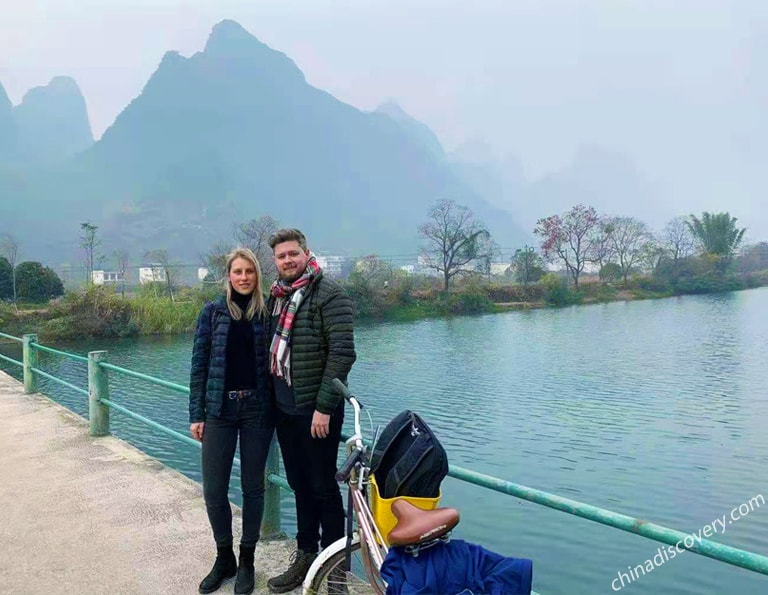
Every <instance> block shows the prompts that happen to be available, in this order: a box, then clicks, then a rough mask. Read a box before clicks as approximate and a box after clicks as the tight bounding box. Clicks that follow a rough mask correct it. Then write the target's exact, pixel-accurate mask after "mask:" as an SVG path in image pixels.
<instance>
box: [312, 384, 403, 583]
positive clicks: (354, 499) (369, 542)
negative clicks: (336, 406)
mask: <svg viewBox="0 0 768 595" xmlns="http://www.w3.org/2000/svg"><path fill="white" fill-rule="evenodd" d="M339 384H341V383H339ZM341 387H343V389H344V391H343V392H342V391H341V390H340V389H339V387H338V386H337V387H336V388H337V390H338V391H339V392H341V394H343V395H344V397H345V398H346V399H347V401H348V402H349V403H350V405H352V408H353V410H354V424H355V432H354V434H353V435H352V436H351V437H350V438H349V439H347V441H346V446H347V453H348V457H347V460H346V462H345V463H344V465H342V467H341V469H340V470H339V472H338V473H337V479H338V478H339V477H340V476H342V477H344V479H345V480H346V483H347V485H348V494H347V510H348V514H352V513H353V520H350V519H349V518H348V530H347V533H348V534H347V536H345V537H342V538H341V539H339V540H337V541H336V542H334V543H332V544H331V545H330V546H328V547H327V548H325V549H324V550H323V551H322V552H321V553H320V555H319V556H318V557H317V558H316V559H315V561H314V562H313V563H312V565H311V566H310V568H309V571H308V572H307V576H306V578H305V580H304V584H303V592H304V593H305V594H310V593H313V589H312V583H313V581H314V578H315V575H316V574H317V573H318V572H319V571H320V570H321V568H323V566H324V565H325V564H326V563H327V562H328V561H329V560H330V559H332V558H333V557H334V556H337V555H338V554H339V552H342V551H345V550H346V551H347V552H348V554H347V564H349V561H350V560H349V557H350V554H351V551H352V550H353V549H356V546H357V544H360V551H361V557H362V562H363V569H364V571H365V575H366V578H367V580H368V583H369V584H370V586H371V587H372V589H373V592H374V593H377V594H378V595H383V594H384V592H385V589H386V584H385V583H384V582H383V580H382V578H381V565H382V564H383V562H384V558H385V556H386V554H387V552H388V551H389V550H388V548H387V546H386V542H385V541H384V538H383V536H382V534H381V531H380V530H379V528H378V527H377V526H376V522H375V520H374V518H373V513H372V512H371V509H370V507H369V505H368V501H367V497H366V486H367V484H368V476H369V473H370V465H369V460H368V458H369V457H368V449H367V447H366V445H365V442H364V441H363V436H362V431H361V429H360V410H361V405H360V403H359V402H358V400H357V399H356V398H355V397H353V396H352V395H350V394H349V392H348V391H347V390H346V387H344V386H343V385H341ZM353 525H354V528H353ZM350 529H351V530H350ZM347 569H349V566H347Z"/></svg>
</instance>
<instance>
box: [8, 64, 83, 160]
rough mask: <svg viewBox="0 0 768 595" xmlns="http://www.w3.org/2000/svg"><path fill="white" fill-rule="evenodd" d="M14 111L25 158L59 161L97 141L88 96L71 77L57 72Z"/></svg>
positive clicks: (20, 155)
mask: <svg viewBox="0 0 768 595" xmlns="http://www.w3.org/2000/svg"><path fill="white" fill-rule="evenodd" d="M13 111H14V117H15V120H16V125H17V127H18V135H19V147H18V150H19V157H20V158H22V159H24V160H32V161H56V160H60V159H64V158H66V157H70V156H72V155H74V154H76V153H79V152H80V151H83V150H84V149H87V148H88V147H89V146H91V145H92V144H93V135H92V134H91V125H90V123H89V121H88V109H87V107H86V105H85V98H84V97H83V94H82V92H81V91H80V87H79V86H78V84H77V82H75V80H74V79H73V78H71V77H68V76H57V77H54V78H53V79H51V81H50V82H49V83H48V84H47V85H45V86H41V87H33V88H32V89H30V90H29V91H27V92H26V93H25V94H24V99H22V101H21V103H20V104H19V105H17V106H16V107H15V108H14V110H13Z"/></svg>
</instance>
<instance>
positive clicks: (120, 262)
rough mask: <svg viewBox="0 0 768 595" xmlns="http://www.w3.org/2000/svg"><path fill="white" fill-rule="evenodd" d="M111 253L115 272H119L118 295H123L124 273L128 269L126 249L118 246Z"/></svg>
mask: <svg viewBox="0 0 768 595" xmlns="http://www.w3.org/2000/svg"><path fill="white" fill-rule="evenodd" d="M112 254H113V256H114V257H115V263H116V264H117V272H118V273H120V295H122V296H123V297H125V273H126V271H127V270H128V251H127V250H125V249H122V248H120V249H118V250H115V251H114V252H113V253H112Z"/></svg>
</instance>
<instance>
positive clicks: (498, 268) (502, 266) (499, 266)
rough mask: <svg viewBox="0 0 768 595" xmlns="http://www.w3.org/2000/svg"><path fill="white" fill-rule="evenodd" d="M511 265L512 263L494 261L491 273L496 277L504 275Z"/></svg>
mask: <svg viewBox="0 0 768 595" xmlns="http://www.w3.org/2000/svg"><path fill="white" fill-rule="evenodd" d="M510 266H512V265H510V264H509V263H508V262H492V263H491V275H493V276H494V277H503V276H504V275H506V274H507V271H508V270H509V267H510Z"/></svg>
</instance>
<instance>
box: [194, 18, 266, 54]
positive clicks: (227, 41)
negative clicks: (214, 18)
mask: <svg viewBox="0 0 768 595" xmlns="http://www.w3.org/2000/svg"><path fill="white" fill-rule="evenodd" d="M251 40H256V38H255V37H254V36H253V35H251V34H250V33H248V31H246V30H245V28H244V27H243V26H242V25H241V24H240V23H238V22H237V21H233V20H232V19H224V20H223V21H220V22H218V23H216V24H215V25H214V26H213V29H211V34H210V35H209V36H208V42H207V43H206V44H205V51H206V52H208V51H215V50H216V49H219V48H222V47H231V46H234V45H235V44H240V43H250V42H251ZM256 41H258V40H256Z"/></svg>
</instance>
